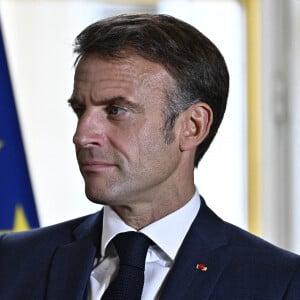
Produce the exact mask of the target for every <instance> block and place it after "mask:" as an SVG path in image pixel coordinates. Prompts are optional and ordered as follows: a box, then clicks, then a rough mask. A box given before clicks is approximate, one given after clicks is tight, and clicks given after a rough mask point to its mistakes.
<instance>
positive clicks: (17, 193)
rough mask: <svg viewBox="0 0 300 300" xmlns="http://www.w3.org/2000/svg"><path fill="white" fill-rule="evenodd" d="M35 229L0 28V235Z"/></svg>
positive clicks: (35, 217)
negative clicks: (2, 232) (9, 231)
mask: <svg viewBox="0 0 300 300" xmlns="http://www.w3.org/2000/svg"><path fill="white" fill-rule="evenodd" d="M38 226H39V222H38V217H37V212H36V207H35V203H34V197H33V192H32V187H31V182H30V177H29V172H28V168H27V163H26V157H25V152H24V147H23V143H22V136H21V130H20V126H19V122H18V116H17V110H16V105H15V101H14V96H13V90H12V84H11V80H10V76H9V69H8V64H7V60H6V55H5V48H4V41H3V36H2V32H1V27H0V231H2V230H4V231H7V230H22V229H28V228H33V227H38Z"/></svg>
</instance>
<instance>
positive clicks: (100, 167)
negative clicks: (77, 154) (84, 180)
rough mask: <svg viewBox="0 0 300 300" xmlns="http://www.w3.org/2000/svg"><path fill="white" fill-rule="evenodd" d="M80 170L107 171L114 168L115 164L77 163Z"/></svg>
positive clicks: (99, 162)
mask: <svg viewBox="0 0 300 300" xmlns="http://www.w3.org/2000/svg"><path fill="white" fill-rule="evenodd" d="M79 166H80V170H81V171H82V172H84V173H86V172H100V171H107V170H110V169H113V168H115V167H116V165H115V164H112V163H108V162H102V161H85V162H79Z"/></svg>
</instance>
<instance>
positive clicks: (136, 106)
mask: <svg viewBox="0 0 300 300" xmlns="http://www.w3.org/2000/svg"><path fill="white" fill-rule="evenodd" d="M68 103H69V105H70V106H71V107H73V106H76V105H79V106H81V105H84V103H83V101H81V100H79V99H78V98H75V97H71V98H70V99H68ZM96 105H97V104H96ZM98 105H99V106H109V105H120V106H126V107H128V108H129V109H132V110H135V111H136V112H138V113H140V112H143V111H144V105H142V104H140V103H134V102H132V101H130V100H128V99H126V98H125V97H123V96H116V97H112V98H107V99H103V100H101V102H100V101H99V104H98Z"/></svg>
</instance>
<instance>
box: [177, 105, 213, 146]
mask: <svg viewBox="0 0 300 300" xmlns="http://www.w3.org/2000/svg"><path fill="white" fill-rule="evenodd" d="M182 121H183V122H182V131H181V137H180V150H181V151H187V150H192V149H194V148H196V147H197V146H198V145H199V144H201V142H202V141H203V140H204V139H205V138H206V137H207V135H208V133H209V131H210V127H211V124H212V121H213V112H212V109H211V108H210V106H209V105H208V104H206V103H203V102H198V103H196V104H194V105H192V106H191V107H189V108H188V109H187V110H186V111H184V112H183V120H182Z"/></svg>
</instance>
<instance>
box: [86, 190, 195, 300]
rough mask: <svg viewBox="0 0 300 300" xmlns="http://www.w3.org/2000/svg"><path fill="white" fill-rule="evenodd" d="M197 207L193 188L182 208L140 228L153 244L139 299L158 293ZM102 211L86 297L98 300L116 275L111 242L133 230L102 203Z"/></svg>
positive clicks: (116, 256)
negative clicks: (96, 257) (96, 255)
mask: <svg viewBox="0 0 300 300" xmlns="http://www.w3.org/2000/svg"><path fill="white" fill-rule="evenodd" d="M199 209H200V199H199V194H198V191H196V192H195V194H194V196H193V197H192V199H191V200H190V201H189V202H188V203H187V204H185V205H184V206H183V207H182V208H180V209H178V210H176V211H174V212H173V213H171V214H169V215H167V216H166V217H164V218H162V219H160V220H158V221H156V222H154V223H152V224H150V225H148V226H146V227H144V228H143V229H141V230H140V232H142V233H143V234H145V235H146V236H148V237H149V238H150V239H151V240H153V242H154V243H155V245H153V246H150V247H149V249H148V252H147V257H146V264H145V282H144V288H143V294H142V300H153V299H156V298H157V297H158V296H159V290H160V287H161V285H162V283H163V281H164V279H165V277H166V275H167V273H168V272H169V270H170V269H171V267H172V265H173V262H174V259H175V256H176V254H177V252H178V250H179V247H180V245H181V244H182V242H183V239H184V237H185V235H186V234H187V232H188V230H189V228H190V226H191V224H192V222H193V220H194V219H195V217H196V215H197V213H198V211H199ZM103 213H104V215H103V232H102V238H101V249H100V254H101V257H100V259H99V260H97V261H96V262H95V267H94V269H93V271H92V273H91V276H90V286H89V300H100V299H101V297H102V295H103V294H104V291H105V290H106V289H107V287H108V286H109V284H110V282H111V281H112V279H113V278H114V277H115V276H116V274H117V271H118V265H119V258H118V255H117V253H116V251H115V249H114V247H113V244H112V243H110V241H111V240H112V239H113V238H114V237H115V236H116V235H117V234H119V233H121V232H126V231H136V230H135V229H134V228H132V227H130V226H128V225H127V224H125V223H124V221H123V220H122V219H121V218H120V217H119V216H118V215H117V214H116V213H115V212H114V211H113V210H112V209H111V208H110V207H108V206H105V207H104V212H103Z"/></svg>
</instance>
